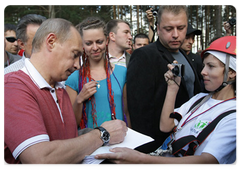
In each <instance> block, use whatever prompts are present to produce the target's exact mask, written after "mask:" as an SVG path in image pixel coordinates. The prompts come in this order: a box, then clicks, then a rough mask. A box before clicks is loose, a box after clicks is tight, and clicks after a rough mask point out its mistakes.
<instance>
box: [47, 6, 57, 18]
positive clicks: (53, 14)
mask: <svg viewBox="0 0 240 170" xmlns="http://www.w3.org/2000/svg"><path fill="white" fill-rule="evenodd" d="M48 12H49V18H55V15H56V13H55V9H54V5H49V11H48Z"/></svg>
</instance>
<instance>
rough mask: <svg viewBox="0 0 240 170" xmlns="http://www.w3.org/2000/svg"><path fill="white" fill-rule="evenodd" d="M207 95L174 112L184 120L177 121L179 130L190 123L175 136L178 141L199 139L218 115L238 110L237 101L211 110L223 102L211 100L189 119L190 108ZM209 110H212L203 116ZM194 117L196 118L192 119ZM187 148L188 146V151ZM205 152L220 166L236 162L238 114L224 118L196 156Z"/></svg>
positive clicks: (197, 96) (230, 101) (196, 96)
mask: <svg viewBox="0 0 240 170" xmlns="http://www.w3.org/2000/svg"><path fill="white" fill-rule="evenodd" d="M206 95H208V94H207V93H200V94H198V95H195V96H194V97H192V98H191V99H190V100H189V101H188V102H186V103H185V104H183V105H182V106H181V107H180V108H177V109H175V110H174V111H175V112H178V113H179V114H181V115H182V119H181V121H180V122H179V123H178V121H175V124H176V125H177V126H178V127H177V128H178V129H179V128H180V127H181V126H182V125H183V123H184V121H185V120H188V122H187V123H186V124H185V125H184V126H183V127H182V128H181V129H180V130H178V131H177V133H176V134H175V138H176V139H179V138H181V137H183V136H187V135H194V136H196V137H197V136H198V134H199V133H200V132H201V131H202V130H203V129H204V128H205V127H206V126H207V125H208V124H209V123H210V122H211V121H213V120H214V119H215V118H216V117H217V116H218V115H220V114H222V113H224V112H226V111H229V110H234V109H236V100H235V99H232V100H228V101H226V102H223V103H221V104H219V105H217V106H215V107H213V108H211V107H212V106H214V105H215V104H217V103H219V102H222V101H221V100H215V99H212V98H209V99H208V101H206V102H205V103H204V104H203V105H202V106H201V107H200V108H198V109H197V110H196V111H195V112H194V113H193V114H192V115H191V116H190V117H189V115H190V113H189V114H187V111H188V110H189V108H190V107H191V106H192V105H193V104H194V102H195V101H197V100H198V99H200V98H201V97H203V96H206ZM209 108H211V109H210V110H208V111H207V112H205V113H203V114H201V113H202V112H204V111H206V110H207V109H209ZM199 114H200V115H199ZM197 115H198V116H197ZM195 116H196V117H195ZM193 117H195V118H194V119H191V118H193ZM189 120H190V121H189ZM187 148H188V146H187V147H186V150H187ZM203 152H205V153H209V154H211V155H213V156H214V157H215V158H216V159H217V160H218V162H219V163H220V164H226V163H233V162H234V161H235V160H236V112H235V113H232V114H230V115H228V116H226V117H224V118H223V119H221V121H220V122H218V124H217V126H216V127H215V129H214V131H213V132H212V133H211V134H210V135H209V136H208V137H207V139H206V140H205V141H204V142H203V143H202V144H201V145H200V147H199V148H198V149H197V150H196V152H195V154H194V155H201V154H202V153H203Z"/></svg>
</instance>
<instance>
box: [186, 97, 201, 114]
mask: <svg viewBox="0 0 240 170" xmlns="http://www.w3.org/2000/svg"><path fill="white" fill-rule="evenodd" d="M204 97H205V96H203V97H201V98H200V99H198V100H197V101H195V103H193V105H192V106H191V107H190V108H189V110H188V111H187V113H189V112H190V111H191V110H192V109H193V108H194V107H195V106H197V105H198V104H199V103H200V102H201V101H202V100H203V99H204Z"/></svg>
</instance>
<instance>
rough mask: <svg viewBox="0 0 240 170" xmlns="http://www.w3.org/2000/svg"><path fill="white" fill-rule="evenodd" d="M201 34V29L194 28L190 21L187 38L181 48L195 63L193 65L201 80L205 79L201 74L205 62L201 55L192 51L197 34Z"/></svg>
mask: <svg viewBox="0 0 240 170" xmlns="http://www.w3.org/2000/svg"><path fill="white" fill-rule="evenodd" d="M201 34H202V31H201V30H198V29H195V28H193V27H192V25H191V24H189V23H188V29H187V34H186V38H185V40H184V42H183V44H182V46H181V49H182V50H183V51H184V52H185V53H186V54H187V56H188V58H189V59H190V61H191V62H192V64H193V67H194V68H195V69H196V71H197V74H198V77H199V79H200V81H201V80H202V79H203V78H202V75H201V71H202V68H203V62H202V59H201V56H200V55H198V54H194V53H192V45H193V44H194V41H195V40H194V39H195V35H201Z"/></svg>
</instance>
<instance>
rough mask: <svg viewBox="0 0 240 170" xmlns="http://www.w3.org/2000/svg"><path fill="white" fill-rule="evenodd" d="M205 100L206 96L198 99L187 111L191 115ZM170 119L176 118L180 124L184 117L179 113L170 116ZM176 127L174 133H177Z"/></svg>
mask: <svg viewBox="0 0 240 170" xmlns="http://www.w3.org/2000/svg"><path fill="white" fill-rule="evenodd" d="M204 98H205V96H203V97H201V98H200V99H198V100H197V101H195V103H193V105H192V106H191V107H190V108H189V110H188V111H187V113H189V112H190V111H191V110H192V109H193V108H194V107H195V106H197V105H198V104H199V103H200V102H201V101H202V100H203V99H204ZM169 117H170V118H174V119H176V120H177V121H178V122H180V120H181V119H182V115H181V114H179V113H178V112H173V113H171V114H170V115H169ZM175 129H176V126H175V127H174V128H173V130H172V131H173V132H175Z"/></svg>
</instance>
